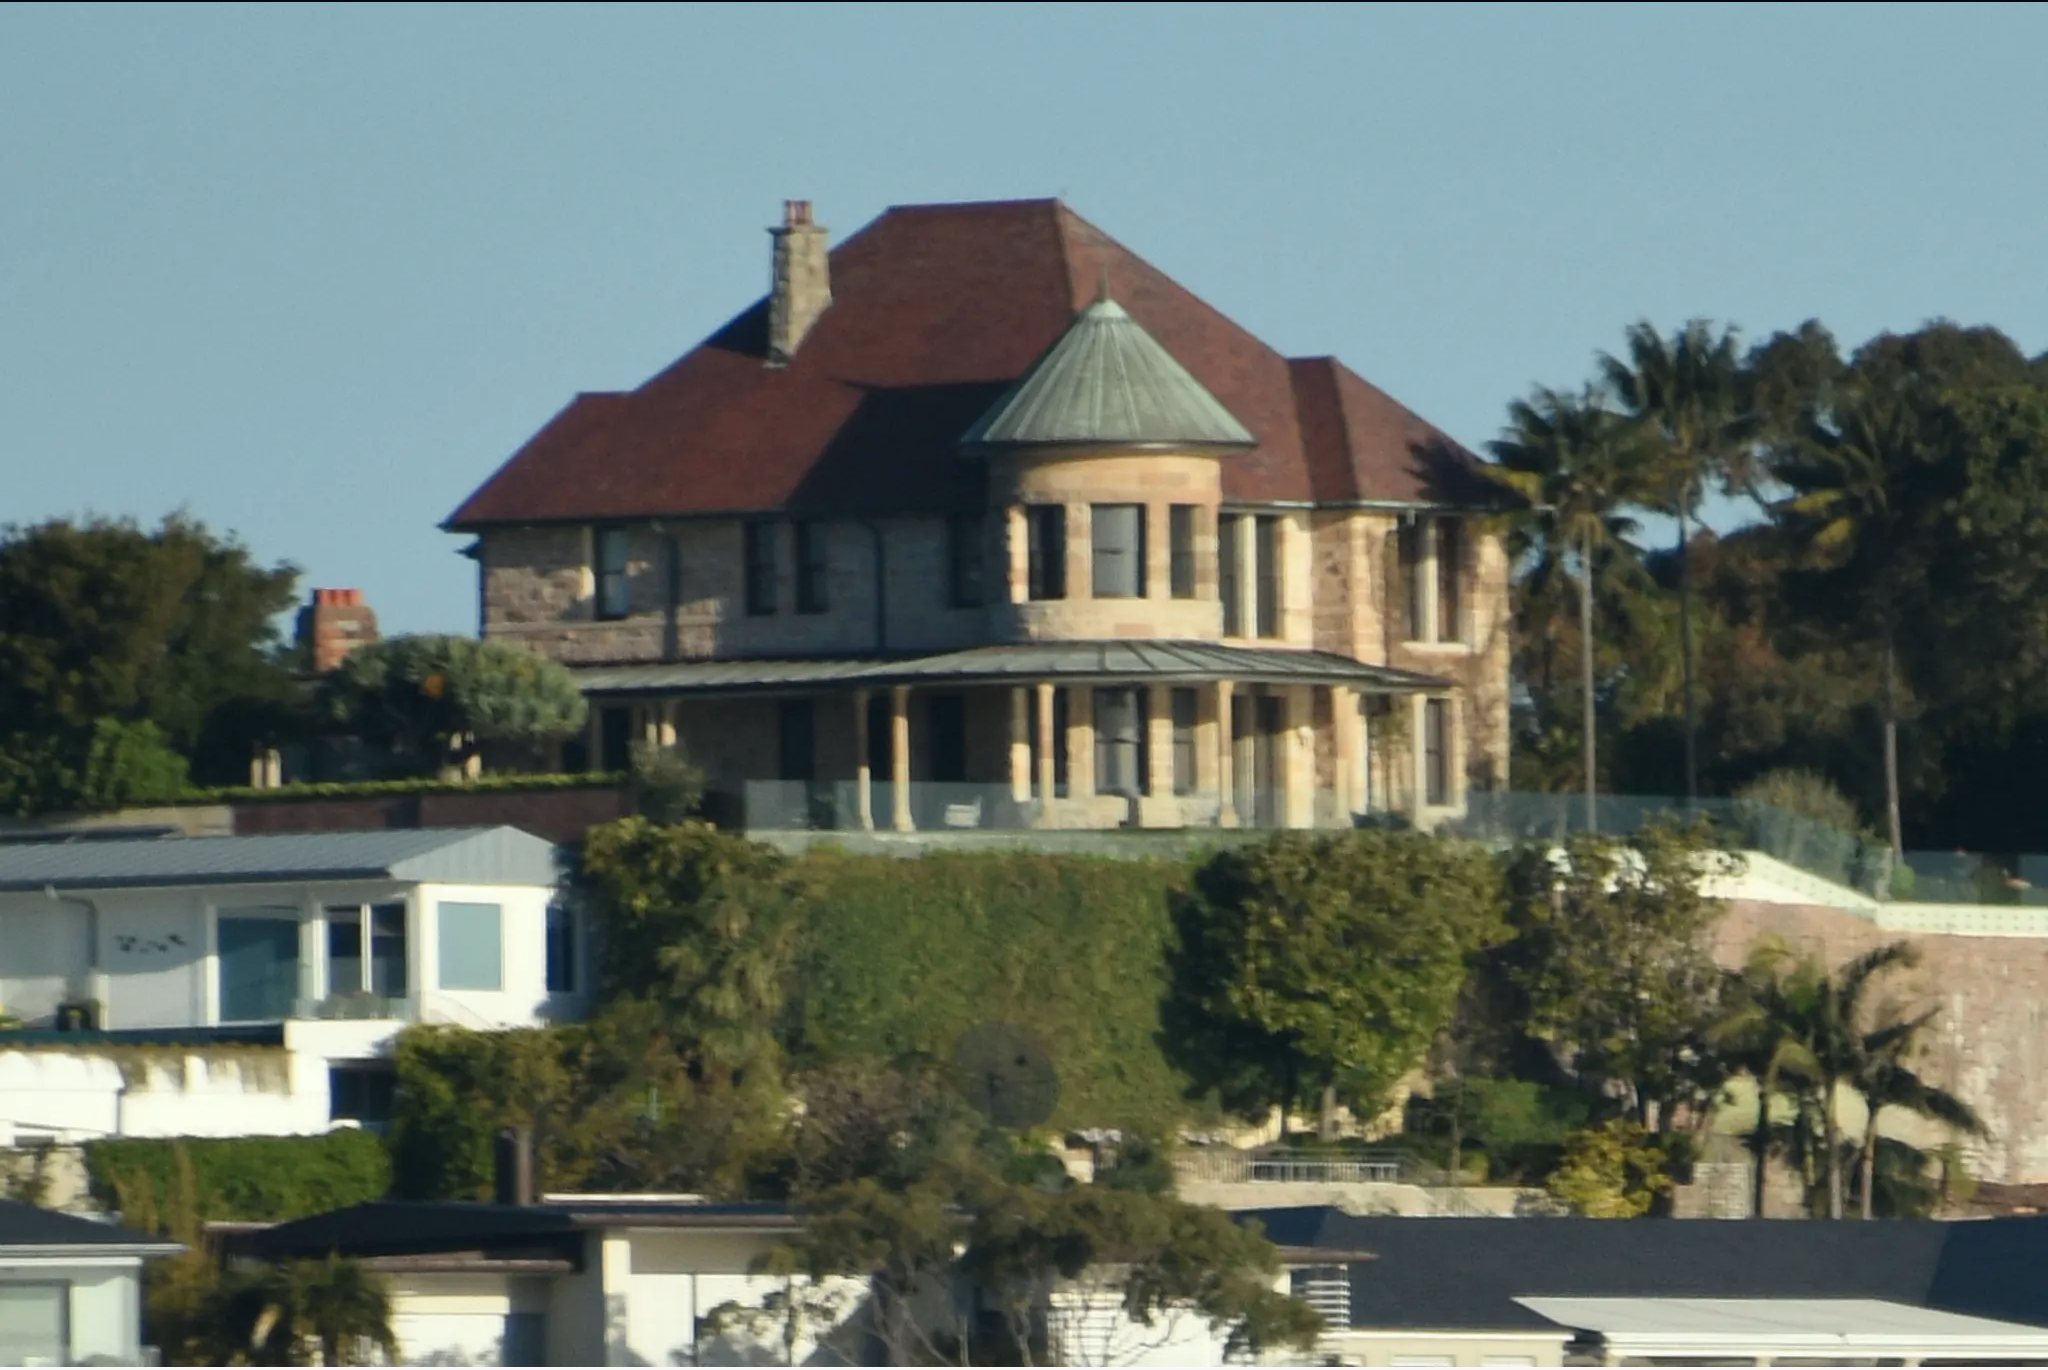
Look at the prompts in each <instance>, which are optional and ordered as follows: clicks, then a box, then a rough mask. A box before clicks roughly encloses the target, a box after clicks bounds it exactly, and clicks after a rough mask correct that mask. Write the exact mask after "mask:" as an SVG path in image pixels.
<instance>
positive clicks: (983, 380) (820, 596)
mask: <svg viewBox="0 0 2048 1370" xmlns="http://www.w3.org/2000/svg"><path fill="white" fill-rule="evenodd" d="M771 237H772V240H773V253H772V258H773V276H772V288H771V291H770V293H769V295H768V297H767V298H766V299H765V300H761V301H759V302H757V303H755V304H754V305H752V306H750V307H749V308H747V309H746V310H744V311H743V312H742V313H740V314H739V316H738V317H737V318H735V319H733V320H732V321H731V322H730V323H728V324H726V325H725V326H724V327H723V328H721V329H719V330H718V331H717V332H716V333H714V334H713V335H712V336H711V337H710V338H708V339H706V340H705V341H704V342H703V343H701V344H700V345H699V346H697V347H696V348H695V349H693V350H692V351H690V352H689V353H687V354H686V355H685V356H683V357H682V359H681V360H679V361H677V362H676V363H675V364H673V365H672V366H670V367H669V368H668V369H667V370H665V371H663V372H662V373H661V374H659V375H657V376H655V377H654V378H653V379H651V380H649V381H648V382H646V383H645V384H644V385H642V386H640V387H639V388H638V389H636V390H632V391H628V392H621V393H602V394H584V395H579V396H577V397H576V399H575V400H574V401H572V402H571V403H570V404H569V406H568V407H567V408H566V409H564V410H562V411H561V412H560V413H559V414H557V415H556V416H555V418H554V419H553V420H552V421H551V422H549V423H548V425H547V426H546V427H545V428H543V429H542V430H541V431H540V432H539V433H538V434H536V435H535V436H534V437H533V438H532V440H530V441H529V442H528V443H527V444H526V445H525V446H524V447H523V448H521V449H520V451H519V452H518V453H516V454H515V455H514V456H513V457H512V459H511V460H510V461H508V462H507V463H506V464H505V465H504V467H503V468H501V469H500V470H499V471H498V472H497V473H496V474H494V475H493V476H492V477H491V478H490V479H489V480H488V481H486V482H485V483H484V485H483V486H482V488H481V489H479V490H478V491H477V492H476V493H475V494H474V495H472V496H471V497H470V498H469V499H468V500H467V501H466V502H465V503H464V504H463V505H462V507H461V508H460V509H458V510H457V511H456V512H455V513H454V515H453V516H451V517H450V519H449V520H448V524H447V526H448V527H449V528H450V529H453V530H459V531H465V532H469V533H473V534H475V535H476V542H475V544H474V546H473V547H472V548H471V549H470V554H471V555H472V556H474V557H475V559H476V561H477V564H478V568H479V573H480V575H481V577H482V586H481V604H482V624H481V628H482V632H483V633H484V635H485V636H487V637H492V638H499V639H504V640H509V641H516V642H521V643H524V644H526V645H528V646H530V647H531V648H533V649H534V650H536V651H539V652H542V653H545V654H547V655H549V656H552V657H555V658H557V659H559V660H561V661H563V662H565V663H568V664H569V665H570V666H572V667H573V668H574V669H575V670H576V672H577V674H578V676H579V679H580V680H581V683H582V685H583V688H584V690H585V692H586V694H587V695H588V696H589V697H590V699H591V702H592V705H593V708H592V724H591V729H590V734H589V736H588V738H587V739H586V741H585V742H584V743H583V744H582V745H580V746H577V747H575V748H572V749H570V750H572V751H573V752H575V753H577V755H575V756H571V757H568V758H565V761H566V762H567V764H571V765H585V766H591V767H603V768H607V769H609V768H616V767H619V766H621V765H623V764H624V762H625V760H626V757H627V753H628V751H629V748H630V746H631V744H632V742H633V741H635V740H636V739H646V740H650V741H658V742H669V741H674V742H680V743H681V744H682V746H683V747H684V748H685V750H686V751H687V753H688V755H689V756H690V757H691V758H692V759H693V760H694V761H696V762H697V763H698V764H699V765H701V766H703V767H704V768H705V770H706V772H707V774H708V777H709V780H710V784H711V788H712V790H713V792H714V793H715V794H716V795H717V796H718V797H719V799H720V801H721V802H723V803H725V804H728V805H731V804H735V803H737V804H742V805H744V807H745V821H746V823H747V824H748V826H750V827H755V828H760V827H778V826H804V827H820V826H822V827H838V828H847V829H853V828H870V827H871V828H878V829H884V830H886V829H890V828H894V829H898V830H908V829H911V828H928V827H939V826H954V827H1030V826H1035V827H1110V826H1120V825H1137V826H1145V827H1188V826H1252V825H1259V826H1294V827H1306V826H1328V825H1342V824H1347V823H1350V822H1352V821H1354V820H1355V818H1356V816H1357V815H1361V814H1366V813H1370V812H1374V811H1381V810H1391V811H1394V812H1398V813H1402V814H1405V815H1407V816H1409V817H1410V818H1412V819H1414V820H1417V821H1420V822H1424V823H1428V822H1432V821H1435V820H1437V819H1440V818H1442V817H1444V816H1446V815H1448V814H1451V813H1454V812H1455V811H1457V810H1458V809H1459V808H1460V807H1461V805H1462V803H1463V799H1464V795H1465V794H1466V792H1467V791H1468V790H1469V789H1471V788H1474V787H1477V788H1481V789H1486V788H1494V787H1498V786H1501V785H1504V784H1505V782H1506V773H1507V754H1508V659H1507V621H1506V586H1507V577H1508V566H1507V561H1506V556H1505V553H1504V551H1503V548H1502V545H1501V542H1500V539H1499V537H1498V536H1497V534H1496V533H1495V532H1494V531H1492V530H1491V528H1490V527H1489V526H1488V524H1487V522H1486V521H1485V515H1486V514H1487V513H1488V512H1489V510H1491V509H1492V508H1493V507H1494V500H1493V498H1492V496H1491V495H1490V493H1489V487H1488V485H1487V483H1486V482H1485V481H1484V480H1483V479H1482V478H1481V477H1480V476H1479V474H1478V472H1477V470H1476V468H1477V464H1478V463H1477V459H1476V458H1474V457H1473V456H1472V455H1471V454H1470V453H1469V452H1467V451H1465V450H1463V449H1462V448H1460V447H1459V446H1458V445H1457V444H1456V443H1454V442H1452V441H1451V440H1450V439H1448V438H1447V437H1445V436H1444V435H1443V434H1441V433H1440V432H1438V431H1437V430H1436V429H1434V428H1432V427H1430V426H1429V425H1428V424H1427V423H1425V422H1423V421H1422V420H1421V419H1419V418H1417V417H1416V416H1415V415H1413V414H1411V413H1409V412H1408V411H1407V410H1406V409H1404V408H1402V407H1401V406H1400V405H1399V404H1398V403H1396V402H1395V401H1394V400H1393V399H1391V398H1389V397H1388V396H1387V395H1385V394H1383V393H1382V392H1381V391H1379V390H1377V389H1375V388H1374V387H1373V386H1372V385H1370V384H1368V383H1367V382H1365V381H1364V380H1361V379H1360V378H1359V377H1358V376H1356V375H1354V374H1353V373H1352V372H1351V371H1349V370H1348V369H1346V368H1345V367H1344V365H1343V364H1342V363H1340V362H1338V361H1336V360H1334V359H1332V358H1328V357H1318V358H1287V357H1283V356H1281V355H1280V354H1279V353H1277V352H1275V351H1273V350H1272V349H1271V348H1269V347H1267V346H1266V345H1265V344H1263V343H1261V342H1260V341H1259V340H1258V339H1257V338H1254V337H1253V336H1251V335H1250V334H1249V333H1247V332H1245V331H1244V330H1243V329H1241V328H1239V327H1238V326H1237V325H1235V324H1233V323H1232V322H1230V320H1228V319H1226V318H1224V317H1223V316H1222V315H1221V314H1219V313H1217V312H1216V311H1215V310H1213V309H1211V308H1210V307H1209V306H1207V305H1205V304H1204V303H1202V302H1201V301H1200V300H1199V299H1197V298H1195V297H1194V296H1193V295H1191V294H1189V293H1188V292H1187V291H1186V290H1185V289H1183V288H1182V287H1181V286H1179V285H1178V284H1176V283H1175V282H1174V281H1172V280H1170V279H1168V278H1167V277H1166V276H1165V275H1163V274H1162V273H1160V272H1159V271H1158V270H1157V269H1155V268H1154V267H1152V266H1151V265H1150V264H1148V263H1147V262H1145V261H1144V260H1143V259H1141V258H1139V257H1138V256H1136V255H1135V254H1133V253H1131V252H1130V251H1129V250H1127V249H1126V248H1124V247H1123V246H1121V245H1120V244H1118V243H1117V242H1115V241H1113V240H1112V239H1110V238H1109V237H1108V236H1107V235H1106V234H1104V233H1102V232H1101V231H1100V230H1098V229H1096V228H1095V227H1094V226H1092V225H1090V224H1089V223H1087V222H1085V221H1084V220H1082V219H1081V218H1080V217H1079V216H1078V215H1076V214H1075V213H1074V212H1073V211H1072V210H1070V209H1068V208H1067V207H1066V206H1065V205H1063V204H1061V203H1059V202H1056V201H1023V202H1014V203H992V204H961V205H921V206H908V207H901V208H896V209H891V210H889V211H887V212H886V213H884V214H883V215H882V216H881V217H880V218H878V219H876V220H875V221H874V222H873V223H871V224H869V225H868V226H867V227H866V228H864V229H862V230H861V231H860V232H858V233H856V234H855V235H853V236H852V237H851V238H848V239H846V240H845V241H843V242H842V243H840V245H839V246H838V247H836V248H832V247H830V246H829V244H828V238H827V233H826V230H825V229H824V228H823V227H821V226H819V225H818V224H816V223H815V222H813V219H812V215H811V209H810V206H809V204H807V203H805V202H802V201H795V202H791V203H790V204H789V205H788V206H787V207H786V211H785V217H784V222H783V223H782V224H781V225H779V226H778V227H776V228H774V229H772V230H771Z"/></svg>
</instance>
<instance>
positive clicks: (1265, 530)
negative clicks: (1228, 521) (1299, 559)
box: [1252, 514, 1280, 637]
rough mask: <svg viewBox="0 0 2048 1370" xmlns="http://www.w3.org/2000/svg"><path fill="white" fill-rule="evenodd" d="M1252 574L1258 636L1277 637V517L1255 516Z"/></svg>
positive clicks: (1278, 583)
mask: <svg viewBox="0 0 2048 1370" xmlns="http://www.w3.org/2000/svg"><path fill="white" fill-rule="evenodd" d="M1252 557H1253V561H1254V568H1253V569H1254V574H1255V575H1256V576H1257V578H1258V594H1259V603H1258V624H1257V626H1256V628H1255V630H1254V631H1255V632H1256V633H1257V634H1258V636H1260V637H1278V636H1280V520H1279V519H1278V518H1277V517H1275V516H1274V515H1272V514H1261V515H1259V517H1258V519H1257V522H1256V527H1255V537H1254V541H1253V543H1252Z"/></svg>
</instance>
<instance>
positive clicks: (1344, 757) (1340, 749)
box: [1329, 685, 1358, 826]
mask: <svg viewBox="0 0 2048 1370" xmlns="http://www.w3.org/2000/svg"><path fill="white" fill-rule="evenodd" d="M1329 691H1330V788H1331V790H1333V791H1334V792H1335V800H1336V810H1337V822H1338V824H1339V825H1340V826H1348V825H1349V823H1350V819H1351V814H1352V813H1353V811H1354V810H1356V809H1357V807H1358V802H1357V797H1356V796H1357V789H1356V784H1355V779H1354V776H1353V767H1352V762H1351V758H1352V756H1353V755H1354V754H1355V753H1356V752H1357V750H1358V692H1357V691H1356V690H1354V689H1352V688H1351V687H1350V686H1348V685H1332V686H1330V687H1329Z"/></svg>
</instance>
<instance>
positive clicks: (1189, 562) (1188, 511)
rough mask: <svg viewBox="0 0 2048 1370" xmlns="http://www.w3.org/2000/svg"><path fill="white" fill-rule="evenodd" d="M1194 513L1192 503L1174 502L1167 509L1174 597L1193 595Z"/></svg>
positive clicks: (1190, 596)
mask: <svg viewBox="0 0 2048 1370" xmlns="http://www.w3.org/2000/svg"><path fill="white" fill-rule="evenodd" d="M1195 514H1196V509H1195V506H1194V505H1192V504H1176V505H1174V506H1173V507H1172V508H1171V509H1169V510H1167V518H1166V538H1167V551H1168V553H1169V558H1170V560H1171V563H1172V575H1171V577H1170V579H1171V581H1172V589H1173V597H1174V598H1175V599H1193V598H1194V597H1195Z"/></svg>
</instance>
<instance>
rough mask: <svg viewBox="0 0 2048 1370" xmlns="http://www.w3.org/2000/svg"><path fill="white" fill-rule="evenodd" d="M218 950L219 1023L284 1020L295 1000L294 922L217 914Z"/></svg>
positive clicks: (293, 918) (279, 915) (283, 915)
mask: <svg viewBox="0 0 2048 1370" xmlns="http://www.w3.org/2000/svg"><path fill="white" fill-rule="evenodd" d="M217 937H218V942H219V947H220V1003H219V1009H220V1020H221V1021H222V1022H223V1023H260V1022H273V1021H276V1020H278V1019H283V1018H289V1017H291V1014H292V1005H293V1003H294V1002H295V1001H296V1000H297V999H298V997H299V920H298V916H297V915H296V914H295V913H292V914H289V915H288V916H287V911H285V910H277V911H276V914H275V916H266V915H265V914H262V913H254V912H251V913H247V914H239V915H234V916H230V915H229V914H228V912H227V911H226V910H223V911H222V914H221V918H220V924H219V932H218V934H217Z"/></svg>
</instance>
